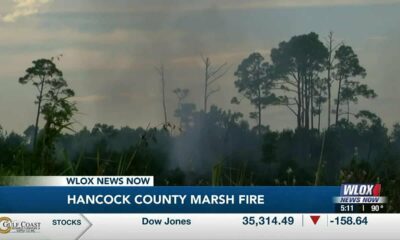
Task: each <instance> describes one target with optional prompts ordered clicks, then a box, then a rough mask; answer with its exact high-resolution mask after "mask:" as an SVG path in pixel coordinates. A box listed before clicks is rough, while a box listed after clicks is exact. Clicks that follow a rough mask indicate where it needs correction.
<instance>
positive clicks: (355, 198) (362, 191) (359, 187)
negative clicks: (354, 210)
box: [334, 183, 387, 204]
mask: <svg viewBox="0 0 400 240" xmlns="http://www.w3.org/2000/svg"><path fill="white" fill-rule="evenodd" d="M381 190H382V185H381V184H379V183H377V184H342V185H341V187H340V196H338V197H335V198H334V202H335V203H342V204H344V203H347V204H374V203H386V202H387V199H386V197H383V196H381Z"/></svg>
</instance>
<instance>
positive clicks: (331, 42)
mask: <svg viewBox="0 0 400 240" xmlns="http://www.w3.org/2000/svg"><path fill="white" fill-rule="evenodd" d="M342 44H343V42H340V43H338V44H335V39H334V38H333V32H332V31H331V32H329V35H328V39H327V41H326V47H327V48H328V59H327V63H326V70H327V78H326V86H327V90H328V99H327V100H328V128H329V127H330V126H331V114H332V84H333V82H334V81H335V80H334V79H332V71H333V70H334V60H335V58H334V57H333V54H334V52H335V51H336V49H337V48H338V47H339V46H340V45H342Z"/></svg>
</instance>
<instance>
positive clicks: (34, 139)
mask: <svg viewBox="0 0 400 240" xmlns="http://www.w3.org/2000/svg"><path fill="white" fill-rule="evenodd" d="M43 89H44V77H42V79H41V81H40V92H39V97H38V108H37V112H36V121H35V132H34V134H33V148H34V149H35V148H36V141H37V135H38V131H39V116H40V108H41V106H42V98H43Z"/></svg>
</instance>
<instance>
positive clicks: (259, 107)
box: [258, 88, 261, 136]
mask: <svg viewBox="0 0 400 240" xmlns="http://www.w3.org/2000/svg"><path fill="white" fill-rule="evenodd" d="M258 135H259V136H261V89H260V88H258Z"/></svg>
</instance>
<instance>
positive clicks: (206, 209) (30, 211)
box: [0, 177, 400, 240]
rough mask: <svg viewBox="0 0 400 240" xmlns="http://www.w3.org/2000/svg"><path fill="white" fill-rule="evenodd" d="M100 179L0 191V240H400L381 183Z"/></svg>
mask: <svg viewBox="0 0 400 240" xmlns="http://www.w3.org/2000/svg"><path fill="white" fill-rule="evenodd" d="M75 178H76V179H75ZM104 178H106V180H105V179H103V177H61V178H60V177H57V178H51V177H50V178H47V179H46V180H43V179H40V178H39V179H37V178H36V179H34V180H32V179H30V180H27V179H24V180H23V181H14V186H3V187H0V239H83V240H84V239H221V240H222V239H332V236H335V239H339V238H340V239H399V237H400V228H399V227H398V226H399V225H398V223H399V222H400V215H398V214H384V213H385V212H386V208H387V207H386V202H387V199H386V198H385V197H384V196H381V194H380V193H381V186H380V184H344V185H342V186H330V187H326V186H325V187H322V186H321V187H319V186H318V187H289V186H287V187H279V186H277V187H267V186H266V187H156V186H153V179H152V178H151V177H150V178H149V179H147V180H146V179H145V178H142V180H140V179H139V178H138V179H139V180H136V182H135V180H133V178H132V177H104ZM114 178H115V179H114ZM74 179H75V180H74ZM105 182H107V184H111V186H107V184H105ZM127 183H130V184H127ZM41 184H42V186H41ZM10 185H13V184H10ZM43 185H46V186H43ZM58 185H59V186H58Z"/></svg>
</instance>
